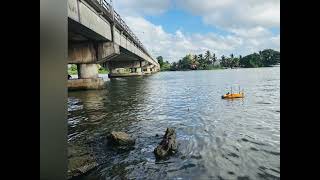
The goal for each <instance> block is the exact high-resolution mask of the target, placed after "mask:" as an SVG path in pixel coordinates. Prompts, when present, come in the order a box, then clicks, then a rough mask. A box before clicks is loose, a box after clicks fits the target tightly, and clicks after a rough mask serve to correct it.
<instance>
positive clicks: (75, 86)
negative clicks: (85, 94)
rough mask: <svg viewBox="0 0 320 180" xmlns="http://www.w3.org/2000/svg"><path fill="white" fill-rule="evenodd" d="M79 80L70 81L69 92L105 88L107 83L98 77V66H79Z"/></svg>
mask: <svg viewBox="0 0 320 180" xmlns="http://www.w3.org/2000/svg"><path fill="white" fill-rule="evenodd" d="M77 69H78V79H71V80H68V89H69V90H89V89H103V88H105V81H104V80H103V79H102V78H99V77H98V66H97V64H78V65H77Z"/></svg>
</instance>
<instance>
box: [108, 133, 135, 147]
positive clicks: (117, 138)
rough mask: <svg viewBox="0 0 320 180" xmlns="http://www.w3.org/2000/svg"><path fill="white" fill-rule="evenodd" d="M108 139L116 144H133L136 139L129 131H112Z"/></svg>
mask: <svg viewBox="0 0 320 180" xmlns="http://www.w3.org/2000/svg"><path fill="white" fill-rule="evenodd" d="M108 140H109V141H110V143H111V144H113V145H116V146H133V145H134V144H135V139H134V138H131V137H130V136H129V135H128V134H127V133H124V132H116V131H112V132H111V133H110V134H109V135H108Z"/></svg>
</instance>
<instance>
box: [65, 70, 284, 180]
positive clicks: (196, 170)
mask: <svg viewBox="0 0 320 180" xmlns="http://www.w3.org/2000/svg"><path fill="white" fill-rule="evenodd" d="M238 84H240V85H241V89H242V88H243V89H244V92H245V98H244V99H235V100H224V99H221V95H222V94H224V93H226V92H227V91H229V90H230V86H231V85H234V86H233V91H238V86H236V85H238ZM167 127H174V128H175V129H176V132H177V141H178V143H179V144H178V153H177V154H175V155H173V156H171V157H170V158H169V159H165V160H161V161H156V159H155V156H154V154H153V149H154V148H155V147H156V146H157V144H158V143H159V142H160V141H161V136H162V135H163V134H164V132H165V130H166V128H167ZM68 130H69V132H68V143H69V144H78V145H80V146H83V147H85V148H87V149H89V150H90V152H92V153H93V154H94V158H95V159H96V160H97V162H98V163H99V164H100V165H99V166H98V167H97V168H96V169H94V170H93V171H91V172H90V173H89V174H88V175H86V176H84V177H83V179H280V68H279V67H270V68H250V69H225V70H211V71H185V72H182V71H179V72H160V73H156V74H153V75H151V76H144V77H130V78H116V79H111V80H109V81H108V82H107V88H106V89H105V90H99V91H78V92H69V98H68ZM112 130H115V131H124V132H127V133H128V134H129V135H130V136H133V137H135V138H136V144H135V149H133V150H131V151H128V152H114V151H112V150H110V149H108V147H107V145H106V144H105V143H104V142H105V141H104V140H103V138H102V137H103V136H102V135H103V134H104V133H106V132H110V131H112ZM156 134H159V135H160V137H156V136H155V135H156Z"/></svg>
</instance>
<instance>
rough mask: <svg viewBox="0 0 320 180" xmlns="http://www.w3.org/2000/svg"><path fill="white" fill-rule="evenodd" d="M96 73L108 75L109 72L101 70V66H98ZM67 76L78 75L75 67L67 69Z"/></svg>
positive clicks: (72, 65)
mask: <svg viewBox="0 0 320 180" xmlns="http://www.w3.org/2000/svg"><path fill="white" fill-rule="evenodd" d="M98 68H99V69H98V73H99V74H108V73H109V71H108V69H106V68H103V67H102V66H100V65H98ZM68 74H70V75H78V70H77V65H76V64H71V66H70V67H69V68H68Z"/></svg>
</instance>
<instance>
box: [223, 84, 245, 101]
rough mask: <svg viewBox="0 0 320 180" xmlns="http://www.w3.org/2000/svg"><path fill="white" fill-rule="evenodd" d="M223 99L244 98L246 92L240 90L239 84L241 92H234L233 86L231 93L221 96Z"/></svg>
mask: <svg viewBox="0 0 320 180" xmlns="http://www.w3.org/2000/svg"><path fill="white" fill-rule="evenodd" d="M221 98H222V99H235V98H244V92H243V90H242V92H240V86H239V93H232V88H231V93H229V92H228V93H227V94H225V95H223V96H221Z"/></svg>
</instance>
